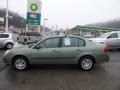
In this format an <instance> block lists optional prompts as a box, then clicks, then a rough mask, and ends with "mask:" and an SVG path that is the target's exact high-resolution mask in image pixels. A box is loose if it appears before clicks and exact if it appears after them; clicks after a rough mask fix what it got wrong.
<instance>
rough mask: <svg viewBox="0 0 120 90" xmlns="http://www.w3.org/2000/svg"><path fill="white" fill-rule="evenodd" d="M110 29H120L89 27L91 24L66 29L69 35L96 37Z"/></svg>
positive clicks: (114, 29)
mask: <svg viewBox="0 0 120 90" xmlns="http://www.w3.org/2000/svg"><path fill="white" fill-rule="evenodd" d="M110 31H120V29H116V28H103V27H91V26H76V27H74V28H72V29H70V30H68V31H67V32H68V34H70V35H78V36H80V35H82V36H84V35H92V36H93V37H97V36H99V35H101V34H103V33H105V32H110Z"/></svg>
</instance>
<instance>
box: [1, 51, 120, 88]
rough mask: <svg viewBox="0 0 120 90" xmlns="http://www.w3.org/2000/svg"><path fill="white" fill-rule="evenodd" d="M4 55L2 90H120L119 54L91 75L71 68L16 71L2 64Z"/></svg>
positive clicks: (119, 52)
mask: <svg viewBox="0 0 120 90" xmlns="http://www.w3.org/2000/svg"><path fill="white" fill-rule="evenodd" d="M3 53H4V50H1V51H0V56H1V58H0V64H2V65H0V66H1V67H2V69H1V67H0V70H1V72H0V90H120V51H116V50H115V51H111V52H110V61H109V62H108V63H104V64H101V65H96V66H95V68H94V69H93V70H92V71H89V72H84V71H81V70H78V69H77V68H76V66H70V65H59V66H56V65H42V66H33V67H31V68H30V69H29V70H27V71H22V72H21V71H16V70H14V69H13V68H12V67H6V65H5V64H4V63H3V62H2V56H3ZM3 67H4V68H3Z"/></svg>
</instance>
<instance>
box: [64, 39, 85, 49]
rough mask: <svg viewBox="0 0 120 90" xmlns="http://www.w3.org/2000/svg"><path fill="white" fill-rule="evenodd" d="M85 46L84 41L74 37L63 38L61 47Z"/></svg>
mask: <svg viewBox="0 0 120 90" xmlns="http://www.w3.org/2000/svg"><path fill="white" fill-rule="evenodd" d="M82 46H85V41H84V40H82V39H80V38H76V37H70V38H69V37H66V38H63V42H62V47H82Z"/></svg>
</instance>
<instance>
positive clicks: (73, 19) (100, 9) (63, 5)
mask: <svg viewBox="0 0 120 90" xmlns="http://www.w3.org/2000/svg"><path fill="white" fill-rule="evenodd" d="M27 1H28V0H9V9H10V10H11V11H14V12H17V13H18V14H20V15H21V16H23V17H26V13H27ZM41 1H42V11H41V14H42V21H41V24H43V19H44V18H47V19H48V20H47V21H46V23H45V25H46V26H48V27H49V28H55V26H57V27H59V28H67V27H68V28H69V27H70V28H71V27H74V26H76V25H86V24H92V23H98V22H105V21H109V20H114V19H117V18H119V19H120V0H41ZM5 7H6V0H0V8H5Z"/></svg>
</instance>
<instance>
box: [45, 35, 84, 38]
mask: <svg viewBox="0 0 120 90" xmlns="http://www.w3.org/2000/svg"><path fill="white" fill-rule="evenodd" d="M52 37H77V38H84V37H82V36H76V35H55V36H49V37H46V38H52Z"/></svg>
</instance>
